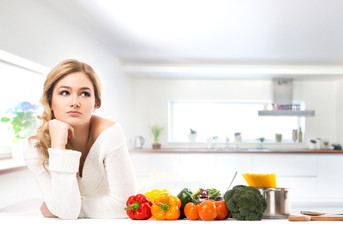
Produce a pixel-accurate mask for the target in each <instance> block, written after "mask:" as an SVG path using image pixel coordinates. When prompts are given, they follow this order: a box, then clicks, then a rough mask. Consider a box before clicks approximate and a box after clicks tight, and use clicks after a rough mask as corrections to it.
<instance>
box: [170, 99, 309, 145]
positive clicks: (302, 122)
mask: <svg viewBox="0 0 343 240" xmlns="http://www.w3.org/2000/svg"><path fill="white" fill-rule="evenodd" d="M201 102H203V103H234V104H243V103H247V104H249V103H251V104H261V105H264V104H268V105H271V104H272V101H271V100H206V99H196V100H194V99H193V100H191V99H169V100H168V143H171V144H177V143H190V142H189V141H188V139H187V138H185V140H178V139H176V140H175V139H173V128H174V123H173V121H172V119H173V117H174V116H173V115H174V113H173V111H172V110H173V107H172V105H173V104H174V103H201ZM293 104H299V105H300V109H304V108H305V102H304V101H297V100H295V101H293ZM261 110H262V109H261ZM256 114H258V113H257V112H256ZM261 117H263V118H268V117H270V116H261ZM297 118H298V120H297V121H298V129H299V127H301V129H302V133H303V142H302V143H299V142H293V141H292V140H284V139H283V140H282V142H280V143H279V142H276V141H274V140H270V139H266V140H265V142H264V143H267V144H292V145H296V144H303V143H304V139H305V117H297ZM231 138H232V136H231ZM230 142H231V143H232V142H233V141H232V140H231V141H230ZM257 142H258V140H257V139H256V140H253V139H244V137H243V139H242V144H251V143H257ZM204 143H206V141H197V142H195V143H190V144H204ZM217 143H225V141H224V140H223V139H219V140H217Z"/></svg>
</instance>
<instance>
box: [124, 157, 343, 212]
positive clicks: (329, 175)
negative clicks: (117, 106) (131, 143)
mask: <svg viewBox="0 0 343 240" xmlns="http://www.w3.org/2000/svg"><path fill="white" fill-rule="evenodd" d="M130 154H131V157H132V160H133V163H134V166H135V168H136V169H137V170H136V175H137V179H138V181H139V182H140V187H141V191H145V190H149V189H152V188H153V187H161V188H167V189H169V190H171V191H172V192H173V193H176V194H177V193H178V191H180V190H181V189H182V188H184V187H188V188H191V189H196V188H199V187H206V188H207V187H208V188H212V187H215V188H218V189H219V190H221V191H223V192H225V191H226V189H227V187H228V185H229V183H230V181H231V178H232V177H233V175H234V172H235V171H238V173H239V174H238V175H237V178H236V179H235V182H234V185H237V184H245V185H246V182H245V180H244V178H243V177H242V176H241V173H244V172H250V173H272V172H273V173H276V176H277V186H279V187H285V188H290V193H291V198H292V201H291V202H292V204H293V205H294V206H297V205H303V204H309V203H310V204H312V205H317V206H318V207H323V206H326V205H330V206H331V205H342V204H341V203H342V202H343V188H342V187H341V182H343V171H342V169H343V154H330V153H318V154H315V153H311V154H303V153H285V152H283V153H282V154H280V153H261V152H260V153H255V154H252V153H226V154H225V153H224V154H223V153H210V154H203V153H177V154H174V153H171V152H169V153H152V152H150V153H139V152H131V153H130ZM147 163H149V164H147ZM156 173H159V174H156Z"/></svg>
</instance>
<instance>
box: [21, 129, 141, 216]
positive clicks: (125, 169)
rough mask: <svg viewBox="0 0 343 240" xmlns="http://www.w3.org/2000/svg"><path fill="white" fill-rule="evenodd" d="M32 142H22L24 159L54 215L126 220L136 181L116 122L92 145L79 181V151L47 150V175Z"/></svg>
mask: <svg viewBox="0 0 343 240" xmlns="http://www.w3.org/2000/svg"><path fill="white" fill-rule="evenodd" d="M34 143H35V142H34V141H28V140H27V141H25V144H24V159H25V161H26V164H27V166H28V168H29V169H30V171H31V172H32V173H33V175H34V177H35V179H36V182H37V183H38V186H39V188H40V190H41V193H42V195H43V199H44V201H45V203H46V205H47V206H48V209H49V210H50V211H51V212H52V213H53V214H54V215H56V216H57V217H59V218H62V219H76V218H78V217H87V218H126V217H127V215H126V212H125V210H124V208H125V203H126V201H127V199H128V198H129V196H130V195H133V194H135V192H136V179H135V173H134V168H133V166H132V163H131V159H130V156H129V153H128V150H127V146H126V142H125V138H124V134H123V130H122V128H121V126H120V125H119V124H118V123H117V124H115V125H113V126H112V127H110V128H108V129H106V130H105V131H104V132H102V133H101V134H100V135H99V136H98V138H97V139H96V141H95V142H94V144H93V145H92V147H91V149H90V150H89V153H88V155H87V158H86V160H85V163H84V167H83V170H82V178H81V177H79V174H78V171H79V162H80V157H81V152H78V151H73V150H56V149H48V151H49V160H48V163H47V165H46V167H47V169H48V170H49V173H48V172H47V171H46V170H45V169H44V167H43V166H42V163H41V162H42V160H41V159H42V157H41V156H40V155H39V154H38V152H37V150H36V149H35V148H34Z"/></svg>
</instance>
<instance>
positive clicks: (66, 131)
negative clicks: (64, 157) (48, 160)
mask: <svg viewBox="0 0 343 240" xmlns="http://www.w3.org/2000/svg"><path fill="white" fill-rule="evenodd" d="M49 132H50V137H51V148H53V149H61V150H64V149H65V146H66V145H67V142H68V138H74V137H75V135H74V128H73V127H72V126H70V125H69V124H67V123H65V122H62V121H59V120H56V119H53V120H50V121H49Z"/></svg>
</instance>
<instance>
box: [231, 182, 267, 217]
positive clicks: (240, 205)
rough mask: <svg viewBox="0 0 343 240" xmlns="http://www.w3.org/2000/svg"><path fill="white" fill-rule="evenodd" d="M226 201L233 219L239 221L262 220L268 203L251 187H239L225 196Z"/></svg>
mask: <svg viewBox="0 0 343 240" xmlns="http://www.w3.org/2000/svg"><path fill="white" fill-rule="evenodd" d="M224 201H225V203H226V206H227V208H228V209H229V210H230V212H231V214H232V217H233V218H234V219H237V220H261V219H262V217H263V212H264V211H265V210H266V209H267V201H266V199H265V198H264V197H263V196H262V194H261V193H260V191H259V190H258V189H257V188H255V187H251V186H244V185H237V186H235V187H234V188H232V189H231V190H229V191H227V192H226V193H225V194H224Z"/></svg>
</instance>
